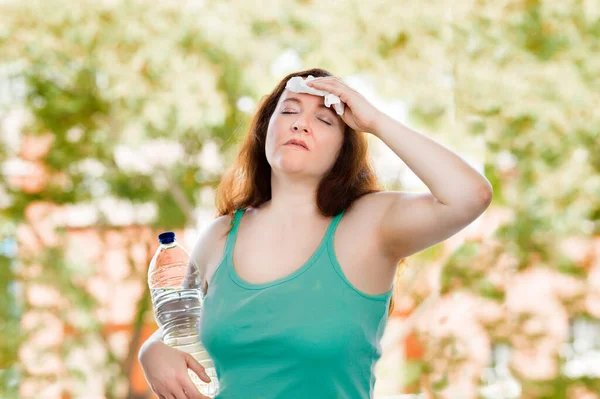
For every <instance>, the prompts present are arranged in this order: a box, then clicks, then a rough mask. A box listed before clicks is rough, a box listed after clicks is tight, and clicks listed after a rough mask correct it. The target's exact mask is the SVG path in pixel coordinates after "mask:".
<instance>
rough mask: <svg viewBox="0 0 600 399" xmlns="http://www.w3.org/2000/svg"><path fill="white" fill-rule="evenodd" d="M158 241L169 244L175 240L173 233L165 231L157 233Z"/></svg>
mask: <svg viewBox="0 0 600 399" xmlns="http://www.w3.org/2000/svg"><path fill="white" fill-rule="evenodd" d="M158 241H159V242H160V243H161V244H170V243H172V242H173V241H175V233H173V232H172V231H165V232H164V233H160V234H159V235H158Z"/></svg>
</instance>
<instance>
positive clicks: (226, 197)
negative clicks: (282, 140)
mask: <svg viewBox="0 0 600 399" xmlns="http://www.w3.org/2000/svg"><path fill="white" fill-rule="evenodd" d="M308 75H312V76H314V77H324V76H333V75H332V74H331V73H330V72H328V71H326V70H324V69H320V68H314V69H309V70H305V71H301V72H296V73H291V74H289V75H287V76H286V77H284V78H283V79H282V80H281V81H280V82H279V84H278V85H277V86H276V87H275V89H274V90H273V91H272V92H271V93H269V94H267V95H266V96H264V97H263V98H262V99H261V102H260V104H259V107H258V111H257V112H256V114H255V116H254V118H253V119H252V122H251V124H250V128H249V130H248V134H247V135H246V137H245V139H244V141H243V143H242V145H241V148H240V149H239V152H238V155H237V159H236V161H235V164H234V166H233V167H232V168H230V169H228V170H227V172H226V173H225V174H224V176H223V178H222V179H221V182H220V183H219V186H218V187H217V192H216V198H215V203H216V207H217V212H218V216H223V215H233V213H234V212H235V210H237V209H244V208H248V207H253V208H257V207H259V206H260V205H262V204H263V203H265V202H267V201H269V200H270V199H271V166H270V165H269V163H268V161H267V157H266V154H265V141H266V137H267V127H268V126H269V120H270V119H271V116H272V115H273V112H274V111H275V107H276V106H277V103H278V101H279V98H280V97H281V94H282V93H283V91H284V90H285V85H286V83H287V81H288V80H289V79H291V78H292V77H294V76H301V77H303V78H306V77H308ZM367 150H368V144H367V138H366V137H365V134H363V132H357V131H356V130H354V129H351V128H350V127H349V126H348V125H346V124H344V141H343V143H342V147H341V149H340V151H339V153H338V156H337V159H336V160H335V162H334V164H333V166H332V167H331V169H330V170H329V171H328V172H327V173H326V174H325V176H324V177H323V178H322V179H321V181H320V183H319V187H318V189H317V207H318V209H319V211H320V212H321V214H322V215H323V216H329V217H332V216H335V215H337V214H338V213H339V212H341V211H342V210H344V209H347V208H349V207H350V206H351V205H352V203H353V202H354V201H355V200H357V199H358V198H360V197H362V196H363V195H366V194H370V193H374V192H379V191H382V190H383V189H382V188H381V186H380V184H379V181H378V179H377V176H376V174H375V172H374V170H373V168H372V166H371V164H370V162H369V159H368V152H367ZM232 222H233V219H232ZM393 309H394V300H393V297H392V299H391V301H390V308H389V312H388V314H391V312H392V311H393Z"/></svg>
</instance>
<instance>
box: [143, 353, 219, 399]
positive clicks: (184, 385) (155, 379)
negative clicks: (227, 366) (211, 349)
mask: <svg viewBox="0 0 600 399" xmlns="http://www.w3.org/2000/svg"><path fill="white" fill-rule="evenodd" d="M139 361H140V364H141V365H142V369H143V370H144V376H145V377H146V381H148V384H150V387H151V388H152V391H153V392H154V393H155V394H156V396H158V397H159V398H160V399H210V398H209V397H208V396H205V395H202V394H201V393H200V392H199V391H198V388H196V386H195V385H194V383H193V382H192V379H191V378H190V376H189V375H188V368H190V369H191V370H192V371H193V372H194V373H196V375H198V377H200V379H201V380H202V381H205V382H210V378H209V377H208V375H206V372H205V371H204V367H202V365H200V363H198V361H197V360H196V359H194V358H193V357H192V356H191V355H190V354H189V353H185V352H182V351H180V350H177V349H174V348H171V347H170V346H168V345H166V344H165V343H163V342H161V341H155V342H152V343H150V344H149V345H148V346H147V347H146V348H143V349H142V350H141V351H140V355H139Z"/></svg>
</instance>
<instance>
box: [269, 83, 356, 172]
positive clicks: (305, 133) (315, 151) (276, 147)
mask: <svg viewBox="0 0 600 399" xmlns="http://www.w3.org/2000/svg"><path fill="white" fill-rule="evenodd" d="M344 128H345V123H344V121H343V120H342V119H341V118H340V117H339V116H338V115H337V114H336V112H335V110H334V109H333V108H328V107H326V106H325V103H324V101H323V97H322V96H315V95H312V94H306V93H295V92H292V91H289V90H284V91H283V93H282V94H281V97H280V98H279V102H278V103H277V107H276V108H275V111H274V112H273V115H272V116H271V119H270V120H269V127H268V129H267V139H266V145H265V152H266V156H267V161H268V162H269V164H270V165H271V168H272V169H273V171H275V172H282V173H286V174H301V175H306V176H312V177H315V178H320V177H321V176H323V175H324V174H325V173H326V172H327V171H328V170H329V169H330V168H331V167H332V166H333V163H334V162H335V160H336V157H337V154H338V152H339V150H340V148H341V146H342V142H343V139H344V137H343V134H344ZM290 139H296V140H301V141H303V142H304V143H305V144H306V147H308V149H307V150H306V149H303V148H300V147H297V146H294V145H289V144H288V145H286V144H285V143H286V142H287V141H288V140H290Z"/></svg>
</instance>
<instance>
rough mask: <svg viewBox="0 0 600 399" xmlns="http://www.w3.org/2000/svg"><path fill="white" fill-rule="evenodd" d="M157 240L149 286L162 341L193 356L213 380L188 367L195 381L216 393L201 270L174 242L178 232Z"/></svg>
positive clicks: (202, 389)
mask: <svg viewBox="0 0 600 399" xmlns="http://www.w3.org/2000/svg"><path fill="white" fill-rule="evenodd" d="M158 241H159V242H160V246H159V247H158V248H157V250H156V252H155V253H154V256H153V257H152V261H151V262H150V268H149V269H148V285H149V287H150V293H151V296H152V305H153V308H154V315H155V318H156V322H157V323H158V325H159V326H161V327H162V331H163V337H162V338H163V342H164V343H165V344H167V345H169V346H171V347H173V348H176V349H178V350H180V351H183V352H187V353H189V354H190V355H192V356H193V357H194V359H196V360H197V361H198V362H199V363H200V364H201V365H202V366H203V367H204V368H205V370H206V374H208V376H209V377H210V379H211V381H210V382H209V383H206V382H204V381H202V380H201V379H200V378H199V377H198V376H197V375H196V374H195V373H194V372H193V371H191V370H189V369H188V373H189V375H190V377H191V379H192V381H193V382H194V384H195V385H196V387H198V390H199V391H200V393H202V394H203V395H210V396H212V395H216V393H217V391H218V390H219V383H218V381H217V373H216V371H215V366H214V364H213V362H212V360H211V358H210V357H209V355H208V353H207V352H206V350H205V349H204V346H203V345H202V342H200V331H199V325H200V324H199V323H200V318H201V316H202V304H203V299H204V297H203V292H202V290H201V288H200V282H199V281H198V280H199V278H198V276H199V275H200V272H201V270H198V266H197V265H196V264H195V263H194V262H190V255H189V254H188V252H187V251H186V250H185V248H183V247H182V246H181V245H179V244H178V243H177V242H176V241H175V233H173V232H171V231H167V232H164V233H161V234H159V235H158Z"/></svg>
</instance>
